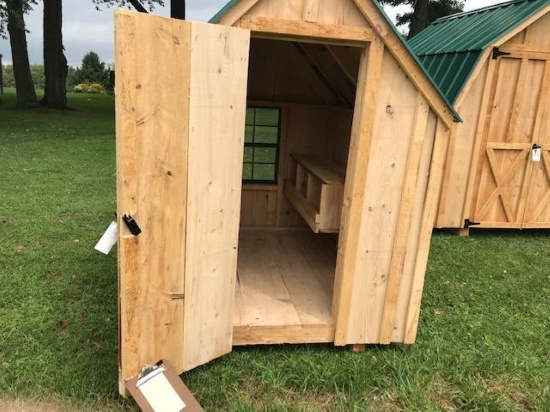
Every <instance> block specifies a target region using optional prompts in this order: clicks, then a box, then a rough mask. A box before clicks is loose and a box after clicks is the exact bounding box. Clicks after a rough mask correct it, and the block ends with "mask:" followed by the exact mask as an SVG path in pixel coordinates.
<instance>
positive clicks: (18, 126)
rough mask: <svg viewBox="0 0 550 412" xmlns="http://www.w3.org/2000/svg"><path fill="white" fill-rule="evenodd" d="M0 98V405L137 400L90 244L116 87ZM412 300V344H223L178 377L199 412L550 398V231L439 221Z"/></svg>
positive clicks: (532, 404)
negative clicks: (49, 102)
mask: <svg viewBox="0 0 550 412" xmlns="http://www.w3.org/2000/svg"><path fill="white" fill-rule="evenodd" d="M1 100H2V103H1V104H0V176H1V178H0V239H1V240H0V365H1V367H2V373H1V374H0V410H2V409H3V407H2V405H4V407H6V405H11V406H13V405H23V406H26V408H27V409H26V410H36V409H38V406H39V405H46V406H45V407H49V408H50V409H43V410H79V411H80V410H97V411H110V410H112V411H122V410H137V407H136V406H135V404H134V402H133V401H131V400H123V399H120V398H119V397H118V395H117V379H118V371H117V306H116V304H117V274H116V256H115V253H112V254H111V255H109V256H104V255H100V254H98V253H96V252H94V251H93V250H92V247H93V245H94V243H95V242H96V241H97V239H98V238H99V237H100V236H101V234H102V233H103V231H104V230H105V228H106V227H107V225H108V224H109V222H110V221H111V220H112V218H113V212H114V211H115V208H116V195H115V137H114V110H113V98H112V97H111V96H109V95H87V94H78V95H77V94H70V95H69V103H70V105H71V108H72V110H65V111H51V110H44V109H36V110H31V111H21V110H16V109H14V108H13V101H14V94H13V90H6V93H5V94H4V95H3V96H1ZM422 308H423V309H422V313H421V320H420V325H419V334H418V339H417V343H416V344H415V345H412V346H404V345H392V346H387V347H386V346H371V347H368V348H367V351H366V352H364V353H362V354H353V353H351V352H349V351H347V350H345V349H341V348H334V347H332V346H331V345H294V346H266V347H259V346H258V347H243V348H236V349H235V350H234V351H233V353H232V354H230V355H227V356H225V357H223V358H222V359H220V360H218V361H215V362H211V363H210V364H208V365H205V366H202V367H199V368H197V369H195V370H193V371H191V372H188V373H186V374H184V375H183V379H184V381H185V382H186V384H187V385H188V386H189V388H190V389H191V390H192V391H193V392H194V394H195V395H196V397H197V399H198V400H199V401H200V402H201V404H202V405H203V406H204V407H205V409H206V410H207V411H365V410H372V411H401V410H406V411H548V410H550V378H549V377H550V236H549V232H547V231H524V232H520V231H517V232H513V231H490V232H484V231H474V232H473V234H472V236H471V237H469V238H459V237H455V236H452V235H449V234H447V233H444V232H439V233H436V234H435V235H434V239H433V243H432V249H431V253H430V260H429V264H428V272H427V278H426V288H425V295H424V301H423V306H422ZM8 402H9V403H8ZM48 405H49V406H48ZM21 408H23V407H21Z"/></svg>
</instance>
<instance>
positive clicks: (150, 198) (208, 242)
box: [115, 11, 250, 383]
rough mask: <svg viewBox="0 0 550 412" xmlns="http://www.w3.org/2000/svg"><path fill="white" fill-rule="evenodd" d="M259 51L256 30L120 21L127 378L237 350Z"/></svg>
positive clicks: (121, 17) (122, 352) (140, 18)
mask: <svg viewBox="0 0 550 412" xmlns="http://www.w3.org/2000/svg"><path fill="white" fill-rule="evenodd" d="M249 44H250V32H249V31H248V30H242V29H238V28H232V27H227V26H216V25H209V24H202V23H190V22H185V21H181V20H173V19H167V18H161V17H157V16H151V15H147V14H141V13H134V12H129V11H118V12H117V14H116V65H115V67H116V90H115V93H116V120H117V126H116V127H117V198H118V206H117V209H118V216H119V245H118V248H119V250H118V251H119V254H118V260H119V322H120V323H119V334H120V343H119V345H120V346H119V358H120V359H119V363H120V380H121V383H123V382H124V381H125V380H127V379H129V378H131V377H133V376H135V375H136V374H137V373H138V372H139V371H140V369H141V367H142V366H143V365H145V364H151V363H153V362H156V361H158V360H159V359H162V358H164V359H166V360H168V361H169V362H170V363H171V364H172V365H174V366H175V369H176V370H177V372H178V373H181V372H183V371H185V370H189V369H191V368H194V367H195V366H198V365H200V364H203V363H205V362H208V361H209V360H211V359H214V358H216V357H219V356H221V355H223V354H225V353H227V352H229V351H230V350H231V346H232V331H233V323H232V321H233V319H232V314H233V311H232V309H233V300H234V288H235V282H236V261H237V244H238V228H239V214H240V196H241V179H242V161H243V148H244V119H245V111H246V82H247V71H248V51H249ZM129 219H133V223H134V224H133V225H131V224H127V223H126V222H125V221H128V220H129ZM136 227H139V229H140V230H141V233H138V230H136Z"/></svg>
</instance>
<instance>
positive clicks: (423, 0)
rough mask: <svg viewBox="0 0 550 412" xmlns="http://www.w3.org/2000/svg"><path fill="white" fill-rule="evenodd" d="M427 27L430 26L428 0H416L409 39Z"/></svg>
mask: <svg viewBox="0 0 550 412" xmlns="http://www.w3.org/2000/svg"><path fill="white" fill-rule="evenodd" d="M426 27H428V0H416V2H415V3H414V10H413V15H412V18H411V27H410V28H409V35H408V36H407V39H410V38H411V37H413V36H414V35H415V34H418V33H420V32H421V31H422V30H424V29H425V28H426Z"/></svg>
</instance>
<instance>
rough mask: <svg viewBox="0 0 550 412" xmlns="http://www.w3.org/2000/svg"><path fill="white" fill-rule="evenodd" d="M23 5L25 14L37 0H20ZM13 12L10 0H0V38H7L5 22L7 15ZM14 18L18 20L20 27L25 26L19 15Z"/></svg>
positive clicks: (6, 21) (6, 22)
mask: <svg viewBox="0 0 550 412" xmlns="http://www.w3.org/2000/svg"><path fill="white" fill-rule="evenodd" d="M21 3H22V5H23V14H27V13H28V12H29V11H31V10H32V6H33V5H35V4H37V3H38V0H22V1H21ZM10 14H11V15H12V16H14V14H13V10H12V7H11V1H10V0H0V38H2V39H5V38H7V32H6V28H7V24H8V15H10ZM14 17H15V19H16V20H17V21H18V22H19V24H20V27H22V28H23V27H25V22H24V21H23V19H21V18H20V17H19V16H17V15H15V16H14Z"/></svg>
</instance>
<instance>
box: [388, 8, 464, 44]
mask: <svg viewBox="0 0 550 412" xmlns="http://www.w3.org/2000/svg"><path fill="white" fill-rule="evenodd" d="M380 3H382V4H387V5H388V6H402V5H408V6H411V7H412V11H410V12H406V13H403V14H398V15H397V19H396V20H397V22H396V25H397V26H400V27H403V26H409V28H410V30H409V33H408V36H407V37H408V38H411V37H412V36H414V35H415V34H417V33H419V32H420V31H422V30H423V29H424V28H426V27H427V26H429V25H430V24H431V23H432V22H434V21H435V20H437V19H439V18H440V17H444V16H448V15H450V14H455V13H460V12H462V11H463V10H464V2H463V1H460V0H380Z"/></svg>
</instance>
